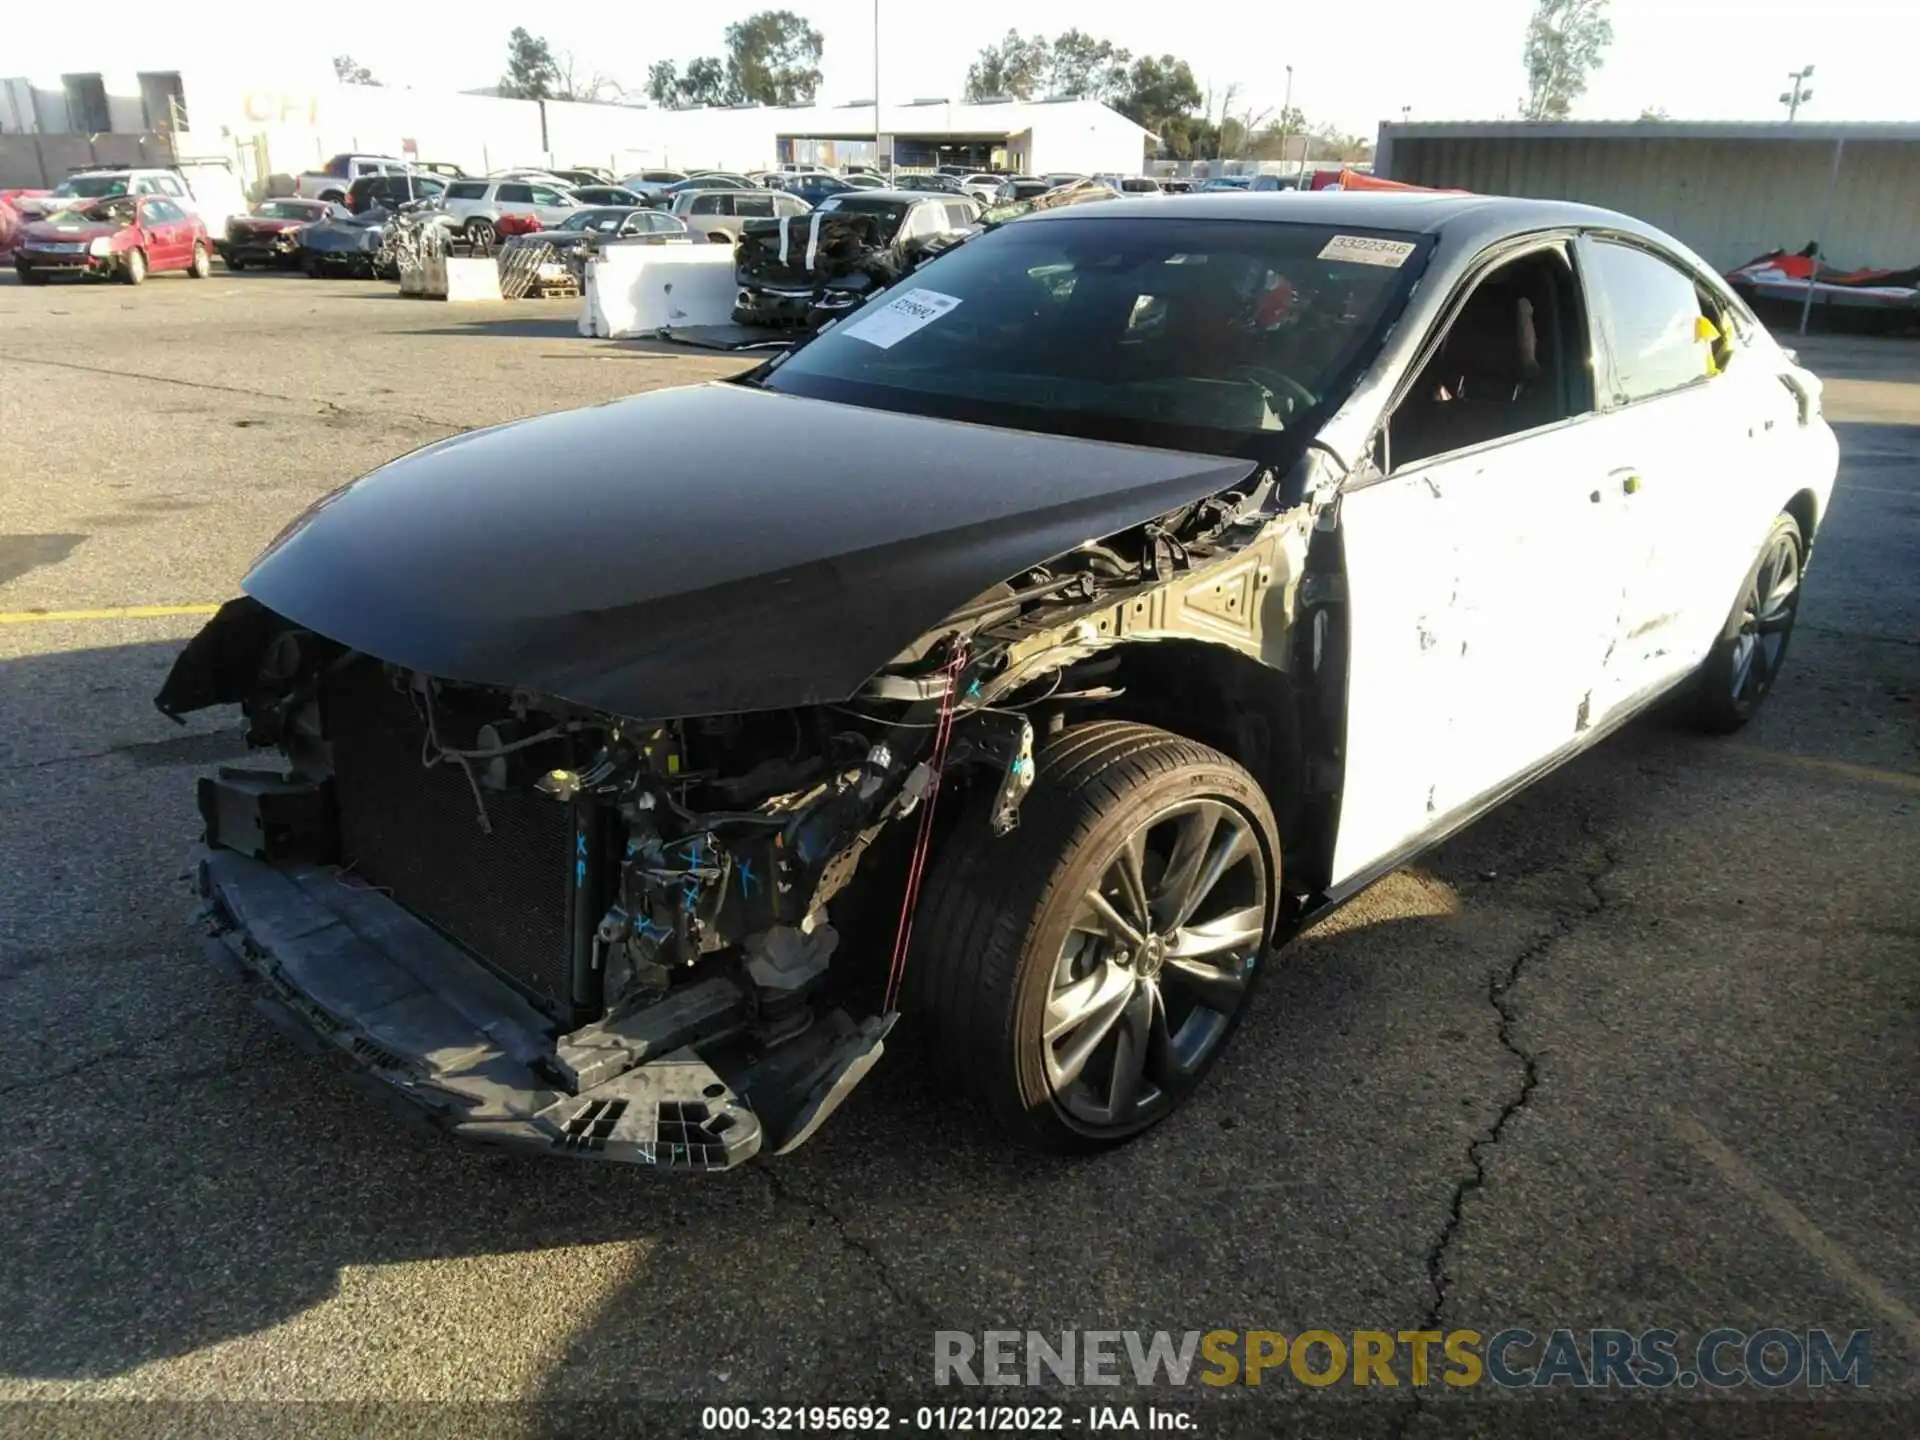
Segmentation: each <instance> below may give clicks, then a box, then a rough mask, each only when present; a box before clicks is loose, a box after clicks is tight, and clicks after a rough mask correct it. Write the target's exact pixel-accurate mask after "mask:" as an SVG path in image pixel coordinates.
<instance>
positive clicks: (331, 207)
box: [215, 200, 350, 270]
mask: <svg viewBox="0 0 1920 1440" xmlns="http://www.w3.org/2000/svg"><path fill="white" fill-rule="evenodd" d="M349 213H350V212H349V211H348V210H347V209H346V208H345V207H343V206H340V205H335V204H334V203H333V202H331V201H329V200H262V201H261V202H260V203H259V204H258V205H256V206H254V207H253V212H252V213H251V214H249V215H235V216H234V217H232V218H231V219H230V220H228V221H227V237H226V239H224V240H219V241H216V242H215V244H216V245H217V247H218V248H219V251H220V258H221V259H222V260H224V261H226V262H227V268H228V269H229V270H244V269H246V267H247V266H249V265H291V264H292V263H293V262H294V259H295V258H296V255H297V253H298V251H299V248H300V241H299V235H298V231H299V230H300V227H301V226H303V225H311V224H313V223H314V222H315V221H316V220H340V219H344V218H345V217H346V216H347V215H348V214H349Z"/></svg>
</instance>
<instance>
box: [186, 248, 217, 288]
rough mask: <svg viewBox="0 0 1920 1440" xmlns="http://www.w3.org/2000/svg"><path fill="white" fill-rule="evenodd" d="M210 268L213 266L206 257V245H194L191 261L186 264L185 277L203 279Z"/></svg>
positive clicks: (209, 271) (210, 270)
mask: <svg viewBox="0 0 1920 1440" xmlns="http://www.w3.org/2000/svg"><path fill="white" fill-rule="evenodd" d="M212 270H213V266H212V264H211V263H210V262H209V261H208V259H207V247H206V246H204V245H196V246H194V247H193V263H192V264H190V265H189V266H187V278H188V279H189V280H204V279H206V278H207V276H208V275H209V274H210V273H211V272H212Z"/></svg>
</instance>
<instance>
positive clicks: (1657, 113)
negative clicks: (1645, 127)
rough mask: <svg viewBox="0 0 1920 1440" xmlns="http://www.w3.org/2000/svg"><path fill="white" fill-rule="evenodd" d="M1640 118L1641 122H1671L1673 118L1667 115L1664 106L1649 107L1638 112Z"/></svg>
mask: <svg viewBox="0 0 1920 1440" xmlns="http://www.w3.org/2000/svg"><path fill="white" fill-rule="evenodd" d="M1640 118H1641V119H1642V120H1671V119H1672V118H1673V117H1672V116H1671V115H1669V114H1668V113H1667V107H1666V106H1664V105H1649V106H1647V107H1646V108H1645V109H1643V110H1642V111H1641V112H1640Z"/></svg>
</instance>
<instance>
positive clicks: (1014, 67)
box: [966, 30, 1053, 100]
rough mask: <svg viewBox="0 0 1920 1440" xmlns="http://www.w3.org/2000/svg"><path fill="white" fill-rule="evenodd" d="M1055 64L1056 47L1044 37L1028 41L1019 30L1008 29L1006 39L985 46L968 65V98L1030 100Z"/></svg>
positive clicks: (1036, 37)
mask: <svg viewBox="0 0 1920 1440" xmlns="http://www.w3.org/2000/svg"><path fill="white" fill-rule="evenodd" d="M1052 64H1053V50H1052V47H1051V46H1049V45H1048V44H1047V42H1046V41H1045V40H1044V39H1042V38H1041V37H1040V36H1038V35H1036V36H1034V37H1033V38H1032V39H1031V40H1029V39H1027V38H1025V37H1024V36H1022V35H1021V33H1020V32H1019V31H1018V30H1009V31H1007V33H1006V36H1005V38H1003V39H1002V40H1000V41H999V43H997V44H994V45H989V46H987V47H986V48H985V49H983V50H982V51H981V52H980V53H979V55H978V56H976V57H975V59H974V62H973V64H971V65H969V66H968V67H967V89H966V97H967V99H969V100H997V99H1000V98H1003V97H1007V96H1011V97H1012V98H1013V99H1015V100H1031V99H1033V97H1034V96H1035V95H1036V94H1038V93H1039V91H1040V87H1041V86H1042V85H1043V84H1044V83H1046V80H1047V78H1048V71H1049V67H1050V66H1051V65H1052Z"/></svg>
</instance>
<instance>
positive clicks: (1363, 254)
mask: <svg viewBox="0 0 1920 1440" xmlns="http://www.w3.org/2000/svg"><path fill="white" fill-rule="evenodd" d="M1411 254H1413V242H1412V241H1411V240H1376V239H1374V238H1373V237H1372V236H1371V235H1336V236H1334V237H1333V238H1332V239H1331V240H1329V241H1327V244H1326V248H1325V249H1323V250H1322V251H1321V252H1320V258H1321V259H1322V260H1350V261H1352V262H1353V263H1354V264H1355V265H1384V266H1386V267H1387V269H1389V270H1398V269H1399V268H1400V267H1401V266H1402V265H1404V264H1406V263H1407V257H1408V256H1409V255H1411Z"/></svg>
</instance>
